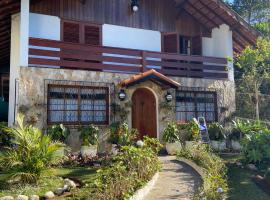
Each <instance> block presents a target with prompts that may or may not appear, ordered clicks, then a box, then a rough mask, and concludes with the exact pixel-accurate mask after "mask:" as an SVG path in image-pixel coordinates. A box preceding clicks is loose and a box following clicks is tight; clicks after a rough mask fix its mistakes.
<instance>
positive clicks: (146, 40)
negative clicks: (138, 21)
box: [102, 24, 161, 52]
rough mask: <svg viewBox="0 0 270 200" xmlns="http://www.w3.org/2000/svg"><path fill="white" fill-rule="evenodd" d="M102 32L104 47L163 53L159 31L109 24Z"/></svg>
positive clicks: (105, 25)
mask: <svg viewBox="0 0 270 200" xmlns="http://www.w3.org/2000/svg"><path fill="white" fill-rule="evenodd" d="M102 31H103V36H102V40H103V45H104V46H110V47H120V48H129V49H140V50H147V51H159V52H160V51H161V33H160V32H159V31H151V30H144V29H138V28H130V27H124V26H115V25H109V24H104V25H103V26H102Z"/></svg>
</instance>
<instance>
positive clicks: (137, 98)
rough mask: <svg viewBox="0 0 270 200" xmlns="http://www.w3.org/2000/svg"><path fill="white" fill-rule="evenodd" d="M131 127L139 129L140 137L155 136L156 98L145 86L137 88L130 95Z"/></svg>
mask: <svg viewBox="0 0 270 200" xmlns="http://www.w3.org/2000/svg"><path fill="white" fill-rule="evenodd" d="M132 127H133V128H135V129H137V130H138V131H139V133H140V136H139V138H140V139H143V136H145V135H147V136H149V137H152V138H156V137H157V113H156V99H155V96H154V94H153V93H152V92H151V91H150V90H148V89H146V88H139V89H137V90H136V91H135V92H134V94H133V96H132Z"/></svg>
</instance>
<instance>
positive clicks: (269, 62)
mask: <svg viewBox="0 0 270 200" xmlns="http://www.w3.org/2000/svg"><path fill="white" fill-rule="evenodd" d="M236 66H238V67H239V68H240V69H241V74H240V77H239V80H237V82H238V89H239V90H240V91H241V92H244V93H248V94H251V95H252V98H253V102H254V106H255V113H256V118H257V120H259V119H260V111H259V95H260V92H261V87H262V85H263V83H264V82H265V81H267V80H269V78H270V39H267V38H266V39H263V38H259V39H258V40H257V44H256V47H247V48H246V49H245V50H244V51H243V52H242V54H240V55H239V56H237V58H236Z"/></svg>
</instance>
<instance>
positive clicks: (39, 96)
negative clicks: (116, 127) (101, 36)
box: [17, 67, 235, 151]
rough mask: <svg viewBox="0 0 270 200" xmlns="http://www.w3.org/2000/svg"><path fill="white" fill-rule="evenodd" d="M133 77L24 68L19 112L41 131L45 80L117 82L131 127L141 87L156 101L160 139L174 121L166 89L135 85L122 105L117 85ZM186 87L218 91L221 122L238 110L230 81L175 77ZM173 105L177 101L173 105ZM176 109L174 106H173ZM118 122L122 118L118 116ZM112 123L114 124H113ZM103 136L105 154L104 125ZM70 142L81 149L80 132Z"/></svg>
mask: <svg viewBox="0 0 270 200" xmlns="http://www.w3.org/2000/svg"><path fill="white" fill-rule="evenodd" d="M130 76H132V75H130V74H116V73H108V72H94V71H83V70H66V69H49V68H35V67H27V68H26V67H21V69H20V79H19V91H18V94H19V97H18V105H17V109H18V110H20V111H22V110H23V112H24V114H25V115H26V118H27V119H28V120H30V121H31V120H33V119H37V123H36V125H37V126H38V127H40V128H46V126H47V125H46V119H47V108H46V105H45V100H44V99H45V98H44V94H45V91H44V89H45V87H46V86H44V84H45V81H44V80H48V79H51V80H66V81H91V82H108V83H114V84H115V86H116V91H115V95H116V98H115V101H116V102H115V103H116V104H119V105H121V106H122V107H125V109H126V110H127V111H128V115H127V121H128V123H129V126H130V127H131V104H130V102H131V98H132V94H133V92H134V91H135V90H136V89H137V88H139V87H146V88H149V89H150V90H151V91H152V92H153V93H154V94H155V96H156V99H157V116H158V123H157V124H158V127H157V130H158V138H159V139H161V138H162V132H163V130H164V128H165V127H166V124H167V123H168V122H169V121H173V120H175V113H174V110H173V109H172V110H168V109H165V108H163V107H160V104H162V103H163V102H164V101H165V99H164V96H165V94H166V92H167V91H166V90H162V89H161V88H160V86H158V85H156V84H155V83H153V82H151V81H147V82H144V83H141V84H138V85H136V86H132V87H130V88H128V89H127V90H126V93H127V99H126V100H125V101H124V102H119V100H118V98H117V93H118V91H119V87H118V84H119V82H120V81H121V80H124V79H126V78H128V77H130ZM173 79H174V80H176V81H177V82H179V83H180V84H181V86H184V87H205V88H213V89H216V90H217V91H218V107H219V108H220V107H226V108H227V109H228V110H227V111H226V112H223V113H220V109H219V116H220V117H219V119H220V120H223V119H224V118H225V117H228V116H229V114H230V113H232V112H233V111H234V110H235V91H234V83H233V82H231V81H227V80H211V79H194V78H178V77H177V78H175V77H174V78H173ZM173 104H174V102H173ZM173 106H174V105H173ZM115 117H116V120H119V116H115ZM111 122H112V121H111ZM101 129H102V133H103V134H102V135H101V136H100V140H101V141H102V142H101V143H102V145H101V147H102V151H104V150H106V149H107V148H108V147H107V146H106V142H105V141H106V138H107V135H108V134H107V133H108V127H107V126H101ZM69 143H70V145H71V147H72V148H73V150H78V149H79V147H80V141H79V133H78V131H77V130H76V129H74V130H72V134H71V136H70V138H69Z"/></svg>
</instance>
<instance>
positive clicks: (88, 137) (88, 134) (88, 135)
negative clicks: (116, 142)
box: [80, 124, 99, 146]
mask: <svg viewBox="0 0 270 200" xmlns="http://www.w3.org/2000/svg"><path fill="white" fill-rule="evenodd" d="M80 131H81V135H80V139H82V145H83V146H89V145H96V144H97V143H98V133H99V128H98V127H97V126H95V125H93V124H90V125H89V126H85V127H81V128H80Z"/></svg>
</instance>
